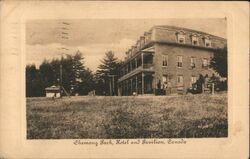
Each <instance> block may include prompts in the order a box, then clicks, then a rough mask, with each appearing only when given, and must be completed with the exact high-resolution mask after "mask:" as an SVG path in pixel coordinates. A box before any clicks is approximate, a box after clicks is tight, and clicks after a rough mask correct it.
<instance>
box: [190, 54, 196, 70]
mask: <svg viewBox="0 0 250 159" xmlns="http://www.w3.org/2000/svg"><path fill="white" fill-rule="evenodd" d="M195 61H196V58H195V57H191V58H190V66H191V68H195Z"/></svg>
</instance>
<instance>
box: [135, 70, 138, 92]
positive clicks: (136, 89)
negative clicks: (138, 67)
mask: <svg viewBox="0 0 250 159" xmlns="http://www.w3.org/2000/svg"><path fill="white" fill-rule="evenodd" d="M137 85H138V84H137V75H136V76H135V91H136V94H138V88H137Z"/></svg>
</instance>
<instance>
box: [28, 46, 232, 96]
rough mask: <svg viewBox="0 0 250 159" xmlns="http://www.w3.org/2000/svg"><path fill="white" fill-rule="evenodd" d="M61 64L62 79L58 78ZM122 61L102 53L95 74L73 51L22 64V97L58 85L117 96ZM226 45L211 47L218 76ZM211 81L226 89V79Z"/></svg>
mask: <svg viewBox="0 0 250 159" xmlns="http://www.w3.org/2000/svg"><path fill="white" fill-rule="evenodd" d="M60 65H61V66H62V69H61V70H62V78H61V77H60ZM121 65H122V62H121V61H119V60H118V58H117V57H115V54H114V52H112V51H108V52H106V53H105V56H104V58H103V59H102V60H101V64H100V65H99V66H98V69H97V71H96V73H93V72H92V71H91V70H90V69H89V68H87V67H86V66H85V63H84V57H83V54H82V53H81V52H80V51H77V52H76V53H75V54H74V55H67V56H66V57H61V59H58V58H57V59H52V60H51V61H49V60H46V59H45V60H44V61H43V62H42V64H41V65H40V66H39V68H38V69H37V68H36V66H35V65H34V64H31V65H27V66H26V96H27V97H39V96H45V88H46V87H50V86H52V85H55V86H60V85H62V86H63V87H64V88H65V90H66V91H67V92H69V93H70V94H71V95H76V94H79V95H87V94H88V93H89V92H90V91H93V90H95V94H96V95H118V73H119V67H121ZM227 65H228V61H227V48H224V49H217V50H215V54H214V57H213V58H212V60H211V63H210V67H211V68H213V69H214V70H215V71H216V72H217V73H218V74H219V75H220V76H221V77H224V78H227V75H228V66H227ZM215 84H216V85H218V86H219V87H223V89H227V80H226V81H224V82H221V81H220V80H218V79H217V80H215Z"/></svg>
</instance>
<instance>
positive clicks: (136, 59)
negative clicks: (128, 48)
mask: <svg viewBox="0 0 250 159" xmlns="http://www.w3.org/2000/svg"><path fill="white" fill-rule="evenodd" d="M135 68H137V57H135Z"/></svg>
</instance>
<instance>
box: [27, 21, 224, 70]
mask: <svg viewBox="0 0 250 159" xmlns="http://www.w3.org/2000/svg"><path fill="white" fill-rule="evenodd" d="M155 25H172V26H177V27H184V28H189V29H194V30H198V31H203V32H207V33H209V34H213V35H216V36H220V37H223V38H226V19H65V20H53V19H50V20H30V21H27V23H26V64H35V65H36V66H37V67H39V65H40V64H41V63H42V61H43V60H44V59H47V60H51V59H53V58H59V57H61V56H62V55H64V56H65V55H66V54H72V55H73V54H74V53H76V51H77V50H79V51H80V52H82V54H83V56H84V62H85V65H86V67H89V68H90V69H91V70H92V71H96V69H97V67H98V65H99V64H100V60H101V59H102V58H103V57H104V55H105V53H106V52H108V51H110V50H112V51H113V52H114V53H115V56H116V57H118V59H120V60H123V58H124V56H125V52H126V51H127V50H128V49H129V48H130V47H131V46H132V45H134V44H135V43H136V41H137V40H138V39H139V37H140V36H142V35H143V34H144V32H146V31H149V30H150V29H151V28H152V27H153V26H155Z"/></svg>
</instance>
